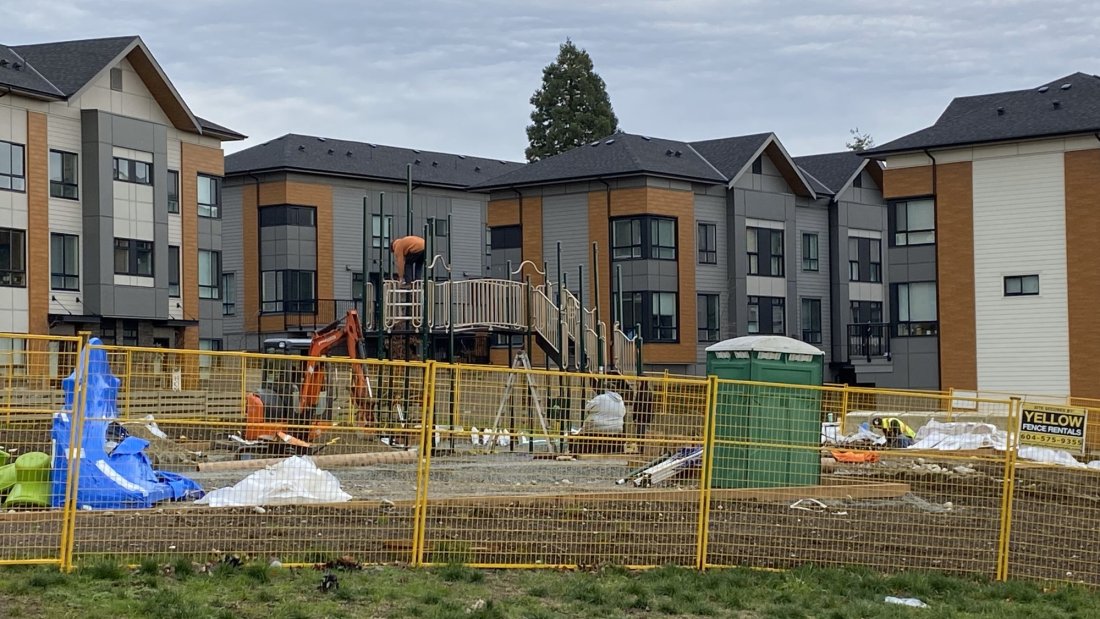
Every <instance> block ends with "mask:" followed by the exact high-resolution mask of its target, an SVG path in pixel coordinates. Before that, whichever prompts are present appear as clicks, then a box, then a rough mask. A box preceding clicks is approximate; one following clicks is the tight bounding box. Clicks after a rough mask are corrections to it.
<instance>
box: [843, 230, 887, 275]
mask: <svg viewBox="0 0 1100 619" xmlns="http://www.w3.org/2000/svg"><path fill="white" fill-rule="evenodd" d="M876 247H877V250H876ZM848 281H849V282H860V283H865V284H881V283H882V239H876V238H873V237H868V236H849V237H848Z"/></svg>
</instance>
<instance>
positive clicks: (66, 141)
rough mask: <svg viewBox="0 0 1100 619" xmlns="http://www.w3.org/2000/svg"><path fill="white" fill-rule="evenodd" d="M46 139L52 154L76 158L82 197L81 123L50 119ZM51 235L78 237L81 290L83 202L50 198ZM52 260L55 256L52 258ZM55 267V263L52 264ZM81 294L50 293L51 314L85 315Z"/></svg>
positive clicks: (55, 117) (71, 120)
mask: <svg viewBox="0 0 1100 619" xmlns="http://www.w3.org/2000/svg"><path fill="white" fill-rule="evenodd" d="M46 136H47V141H48V142H49V145H50V149H51V150H62V151H66V152H70V153H76V155H77V187H78V192H79V193H78V195H79V196H81V197H83V195H84V194H83V190H84V179H83V177H82V175H83V166H82V165H81V163H82V160H81V159H80V157H82V153H81V151H80V146H81V137H80V120H79V119H77V118H68V117H64V116H50V117H49V120H48V121H47V125H46ZM49 200H50V202H49V204H50V207H49V208H50V232H59V233H64V234H75V235H77V236H78V237H80V238H79V240H78V241H77V243H78V245H79V247H80V249H78V252H77V255H78V258H77V260H78V266H77V268H78V273H79V275H80V287H81V289H83V286H84V272H85V269H84V250H83V243H84V237H83V234H82V232H83V221H82V217H83V211H82V210H81V206H80V204H81V203H80V201H78V200H65V199H62V198H54V197H50V199H49ZM50 259H51V260H52V259H53V256H51V257H50ZM51 264H52V263H51ZM80 298H81V291H80V290H76V291H69V290H51V291H50V313H53V314H68V313H69V312H72V313H73V314H83V313H84V303H83V302H82V301H79V299H80Z"/></svg>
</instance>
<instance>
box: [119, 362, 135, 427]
mask: <svg viewBox="0 0 1100 619" xmlns="http://www.w3.org/2000/svg"><path fill="white" fill-rule="evenodd" d="M133 359H134V351H132V350H129V349H127V350H126V382H124V383H123V384H124V385H126V414H125V415H123V417H122V418H123V419H125V420H127V421H129V420H130V400H132V399H133V398H132V397H131V395H132V394H133V393H134V375H133V373H132V372H133Z"/></svg>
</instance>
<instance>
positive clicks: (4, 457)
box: [0, 451, 11, 466]
mask: <svg viewBox="0 0 1100 619" xmlns="http://www.w3.org/2000/svg"><path fill="white" fill-rule="evenodd" d="M8 460H11V454H9V453H8V452H6V451H0V466H4V465H6V464H7V463H8Z"/></svg>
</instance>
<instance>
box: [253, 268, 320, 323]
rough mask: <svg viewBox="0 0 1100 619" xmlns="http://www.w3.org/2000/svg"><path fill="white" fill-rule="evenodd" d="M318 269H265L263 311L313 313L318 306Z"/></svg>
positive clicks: (262, 290)
mask: <svg viewBox="0 0 1100 619" xmlns="http://www.w3.org/2000/svg"><path fill="white" fill-rule="evenodd" d="M316 279H317V272H316V271H295V270H289V269H288V270H282V271H264V272H263V273H262V274H261V311H264V312H286V313H295V314H311V313H313V312H314V311H315V308H316V306H317V296H316V286H315V284H316Z"/></svg>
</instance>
